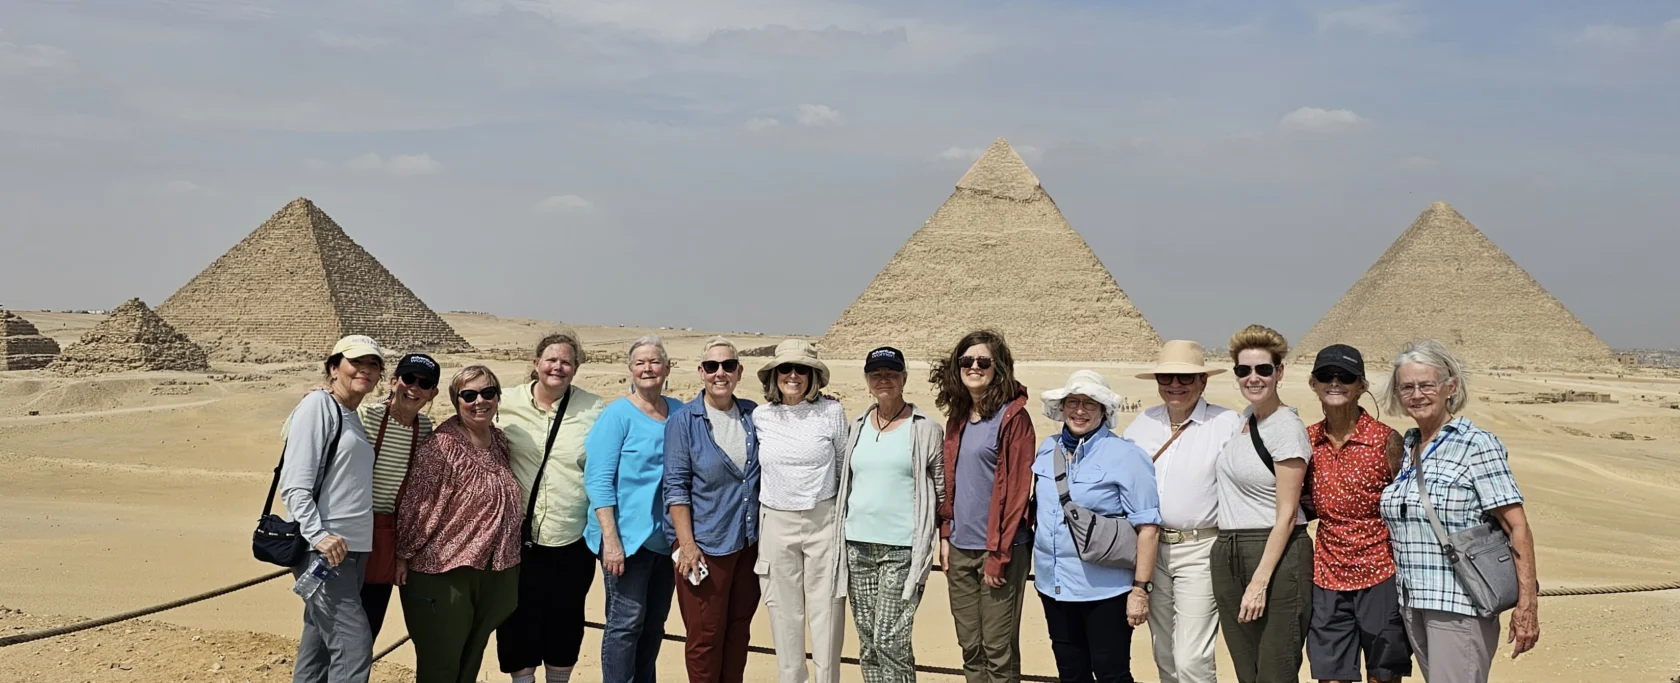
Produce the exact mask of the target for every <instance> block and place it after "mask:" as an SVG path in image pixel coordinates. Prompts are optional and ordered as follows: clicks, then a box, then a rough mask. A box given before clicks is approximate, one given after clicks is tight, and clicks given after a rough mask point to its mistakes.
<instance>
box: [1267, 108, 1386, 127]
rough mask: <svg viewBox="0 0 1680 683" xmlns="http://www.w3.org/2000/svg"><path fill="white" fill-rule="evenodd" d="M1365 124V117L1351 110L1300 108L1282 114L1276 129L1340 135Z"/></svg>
mask: <svg viewBox="0 0 1680 683" xmlns="http://www.w3.org/2000/svg"><path fill="white" fill-rule="evenodd" d="M1367 122H1368V121H1367V119H1366V118H1365V117H1363V116H1360V115H1358V114H1355V113H1353V110H1352V109H1321V108H1318V107H1301V108H1300V109H1296V110H1295V111H1292V112H1289V113H1288V114H1284V115H1283V118H1282V119H1281V120H1279V121H1278V127H1279V128H1282V129H1283V130H1286V131H1290V132H1296V133H1341V132H1345V131H1349V130H1352V129H1355V128H1358V127H1360V126H1363V125H1365V124H1366V123H1367Z"/></svg>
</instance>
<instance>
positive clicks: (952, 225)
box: [821, 138, 1161, 361]
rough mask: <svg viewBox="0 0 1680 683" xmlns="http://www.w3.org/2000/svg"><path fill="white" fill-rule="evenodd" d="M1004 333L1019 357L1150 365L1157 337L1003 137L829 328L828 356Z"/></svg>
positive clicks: (915, 348)
mask: <svg viewBox="0 0 1680 683" xmlns="http://www.w3.org/2000/svg"><path fill="white" fill-rule="evenodd" d="M980 328H992V329H996V330H999V331H1001V332H1003V333H1004V336H1005V337H1006V338H1007V339H1008V340H1009V346H1010V349H1011V351H1012V352H1013V354H1014V356H1015V358H1017V359H1020V360H1082V361H1089V360H1113V361H1147V360H1151V359H1153V358H1154V357H1155V354H1156V352H1157V350H1159V348H1160V345H1161V338H1160V336H1159V335H1157V334H1156V333H1155V328H1154V327H1152V326H1150V324H1149V321H1147V320H1144V319H1143V315H1142V314H1141V313H1138V310H1137V308H1136V307H1134V306H1132V302H1131V300H1130V299H1128V298H1126V293H1125V292H1122V291H1120V286H1119V285H1118V284H1116V283H1115V282H1114V276H1112V275H1110V274H1109V272H1108V269H1107V268H1105V267H1103V264H1102V261H1100V260H1098V259H1097V255H1096V254H1094V253H1092V252H1091V247H1090V246H1089V245H1087V244H1085V240H1084V239H1083V238H1081V237H1080V236H1079V233H1077V232H1074V230H1073V228H1072V226H1069V225H1068V222H1067V220H1066V219H1064V218H1062V212H1061V211H1060V210H1059V209H1057V208H1056V202H1055V201H1053V200H1051V199H1050V195H1049V194H1046V193H1045V191H1044V188H1043V186H1041V185H1039V182H1038V176H1035V175H1033V172H1032V169H1029V168H1027V164H1026V162H1024V161H1022V160H1021V157H1020V155H1018V154H1016V153H1015V150H1013V149H1011V148H1010V147H1009V143H1008V142H1005V141H1004V140H1003V139H1002V138H998V140H997V142H994V143H992V146H991V148H990V149H988V150H986V153H985V154H983V155H981V157H980V159H979V160H978V161H976V162H974V166H973V167H971V168H969V169H968V173H966V174H964V175H963V177H962V180H960V181H958V182H957V187H956V191H954V192H952V193H951V196H950V197H949V198H948V199H946V200H945V203H944V205H942V206H940V207H939V210H938V211H935V212H934V214H933V217H932V218H929V219H928V221H927V223H925V224H924V225H922V228H921V229H920V230H917V231H916V233H915V234H914V235H911V236H910V240H909V241H907V242H905V243H904V246H903V247H901V248H900V249H899V250H898V253H897V254H896V255H894V256H893V258H892V260H891V261H889V262H888V263H887V266H886V268H883V269H882V270H881V272H880V274H878V275H876V276H875V280H874V281H873V282H870V283H869V287H868V288H866V289H865V290H864V291H863V294H862V295H861V296H859V297H858V298H857V300H856V301H854V302H852V305H851V306H850V307H848V308H847V309H846V311H845V312H844V313H842V314H841V315H840V318H839V319H838V320H835V321H834V324H833V325H832V326H830V327H829V328H828V334H827V335H826V336H825V337H823V340H822V344H821V346H822V349H823V354H824V355H825V356H828V357H831V358H861V357H862V356H863V355H864V354H865V353H868V352H869V350H870V349H873V348H875V347H877V346H881V345H883V344H891V345H893V346H896V347H898V348H899V349H900V350H902V351H904V352H905V353H906V354H908V355H909V356H911V357H914V358H923V359H934V358H941V357H944V356H945V354H947V353H949V352H950V349H951V345H952V344H955V343H956V342H957V340H959V339H961V338H962V336H963V335H964V334H967V333H969V332H971V331H973V330H976V329H980Z"/></svg>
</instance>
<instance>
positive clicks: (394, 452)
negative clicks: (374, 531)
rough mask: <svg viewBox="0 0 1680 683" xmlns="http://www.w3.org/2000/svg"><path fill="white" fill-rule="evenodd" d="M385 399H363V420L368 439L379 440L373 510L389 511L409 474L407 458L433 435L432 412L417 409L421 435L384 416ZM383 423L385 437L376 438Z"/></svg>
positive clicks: (381, 512)
mask: <svg viewBox="0 0 1680 683" xmlns="http://www.w3.org/2000/svg"><path fill="white" fill-rule="evenodd" d="M385 411H386V406H385V404H384V403H377V402H376V403H363V404H362V408H361V411H360V412H361V414H362V424H363V425H366V426H367V433H368V441H369V442H371V443H376V444H378V446H377V449H378V454H377V457H375V458H374V461H373V512H374V514H381V515H389V514H392V513H394V512H396V511H397V493H398V491H399V490H401V489H402V485H403V480H404V479H405V478H407V477H408V459H409V456H411V455H413V453H414V451H416V450H418V449H419V448H420V443H418V442H424V441H425V440H426V437H428V436H431V435H432V418H431V416H429V415H427V414H425V413H420V436H419V438H418V439H416V438H415V435H414V430H412V429H409V428H408V427H407V426H406V425H404V424H402V423H401V422H398V421H396V420H394V419H393V420H389V421H387V420H386V419H385ZM381 425H383V429H384V430H385V440H384V441H383V442H380V441H379V430H380V429H381Z"/></svg>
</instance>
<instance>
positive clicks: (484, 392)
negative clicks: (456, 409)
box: [458, 387, 502, 403]
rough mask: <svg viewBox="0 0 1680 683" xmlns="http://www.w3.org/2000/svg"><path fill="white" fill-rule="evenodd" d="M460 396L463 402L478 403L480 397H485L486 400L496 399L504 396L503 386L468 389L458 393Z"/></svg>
mask: <svg viewBox="0 0 1680 683" xmlns="http://www.w3.org/2000/svg"><path fill="white" fill-rule="evenodd" d="M458 396H460V397H461V402H462V403H477V402H478V399H479V398H483V399H484V400H486V401H494V400H496V399H498V398H501V397H502V388H501V387H485V388H483V389H467V390H464V391H462V392H461V393H460V394H458Z"/></svg>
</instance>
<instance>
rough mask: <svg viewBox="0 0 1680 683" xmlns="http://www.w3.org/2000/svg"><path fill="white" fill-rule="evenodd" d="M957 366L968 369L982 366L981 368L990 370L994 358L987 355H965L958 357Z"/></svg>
mask: <svg viewBox="0 0 1680 683" xmlns="http://www.w3.org/2000/svg"><path fill="white" fill-rule="evenodd" d="M957 367H959V368H962V369H964V370H967V369H969V368H980V369H981V370H990V369H992V359H990V358H985V357H976V356H963V357H961V358H958V359H957Z"/></svg>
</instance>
